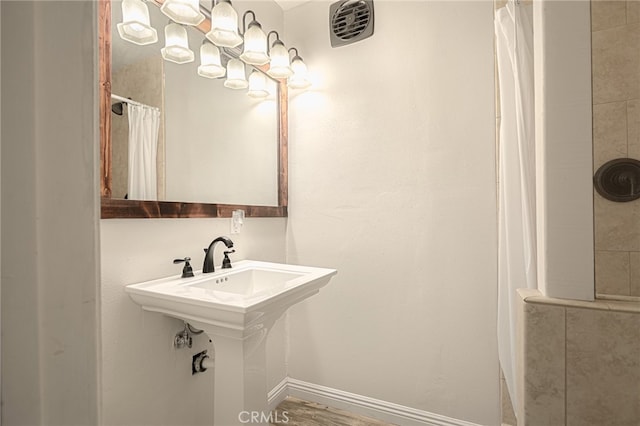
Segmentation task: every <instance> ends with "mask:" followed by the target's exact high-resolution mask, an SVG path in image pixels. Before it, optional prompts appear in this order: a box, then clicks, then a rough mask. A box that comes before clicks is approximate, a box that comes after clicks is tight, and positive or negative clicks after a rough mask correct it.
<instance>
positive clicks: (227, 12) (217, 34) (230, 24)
mask: <svg viewBox="0 0 640 426" xmlns="http://www.w3.org/2000/svg"><path fill="white" fill-rule="evenodd" d="M206 37H207V38H208V39H209V40H211V42H212V43H214V44H216V45H218V46H222V47H236V46H239V45H240V43H242V37H240V35H239V34H238V14H237V13H236V11H235V10H234V8H233V6H231V3H229V2H228V1H226V0H219V1H218V4H216V5H215V6H214V7H213V9H211V30H210V31H209V32H208V33H207V34H206Z"/></svg>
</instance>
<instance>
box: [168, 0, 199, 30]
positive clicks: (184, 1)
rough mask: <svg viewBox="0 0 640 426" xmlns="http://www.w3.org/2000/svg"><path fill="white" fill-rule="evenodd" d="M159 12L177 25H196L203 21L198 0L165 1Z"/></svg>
mask: <svg viewBox="0 0 640 426" xmlns="http://www.w3.org/2000/svg"><path fill="white" fill-rule="evenodd" d="M160 11H161V12H162V13H164V14H165V15H167V16H168V17H169V18H170V19H171V20H173V21H175V22H177V23H179V24H185V25H198V24H199V23H200V22H202V21H204V15H203V14H202V12H200V3H199V1H198V0H165V1H164V3H162V6H160Z"/></svg>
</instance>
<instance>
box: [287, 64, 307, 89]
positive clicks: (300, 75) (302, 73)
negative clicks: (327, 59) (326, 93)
mask: <svg viewBox="0 0 640 426" xmlns="http://www.w3.org/2000/svg"><path fill="white" fill-rule="evenodd" d="M291 69H292V70H293V75H292V76H291V77H289V83H288V86H289V87H291V88H292V89H306V88H307V87H309V86H311V82H310V81H309V78H308V76H307V66H306V65H305V63H304V62H303V61H302V58H301V57H300V56H296V57H295V58H293V61H291Z"/></svg>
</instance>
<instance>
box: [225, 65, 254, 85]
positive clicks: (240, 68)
mask: <svg viewBox="0 0 640 426" xmlns="http://www.w3.org/2000/svg"><path fill="white" fill-rule="evenodd" d="M248 86H249V83H248V82H247V77H246V76H245V74H244V63H242V61H241V60H240V59H235V58H234V59H229V62H227V79H226V80H225V81H224V87H228V88H229V89H246V88H247V87H248Z"/></svg>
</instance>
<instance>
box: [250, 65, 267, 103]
mask: <svg viewBox="0 0 640 426" xmlns="http://www.w3.org/2000/svg"><path fill="white" fill-rule="evenodd" d="M247 95H249V96H251V97H252V98H265V97H267V96H269V92H268V91H267V78H266V77H265V76H264V74H262V73H261V72H260V71H257V70H253V72H252V73H251V75H250V76H249V91H248V92H247Z"/></svg>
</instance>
